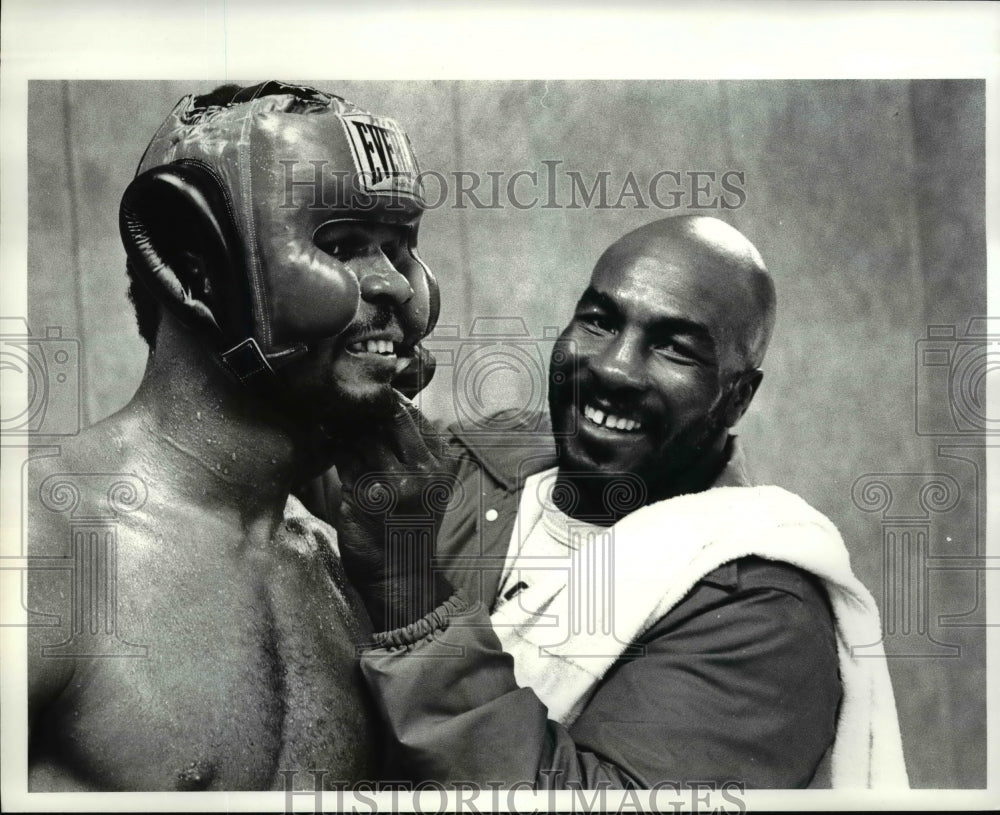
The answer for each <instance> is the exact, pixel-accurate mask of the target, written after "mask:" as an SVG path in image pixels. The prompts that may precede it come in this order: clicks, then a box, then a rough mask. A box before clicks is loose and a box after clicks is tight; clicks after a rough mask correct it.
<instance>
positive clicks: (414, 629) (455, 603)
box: [372, 592, 469, 649]
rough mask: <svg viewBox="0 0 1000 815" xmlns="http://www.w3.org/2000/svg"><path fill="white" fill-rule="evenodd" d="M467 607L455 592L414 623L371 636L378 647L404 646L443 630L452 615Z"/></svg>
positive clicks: (465, 609)
mask: <svg viewBox="0 0 1000 815" xmlns="http://www.w3.org/2000/svg"><path fill="white" fill-rule="evenodd" d="M468 608H469V606H468V603H466V602H465V600H464V599H463V598H462V596H461V594H459V593H458V592H455V593H454V594H453V595H452V596H451V597H449V598H448V599H447V600H445V601H444V602H443V603H442V604H441V605H439V606H438V607H437V608H436V609H434V610H433V611H432V612H430V613H429V614H425V615H424V616H423V617H421V618H420V619H419V620H417V621H416V622H415V623H410V624H409V625H404V626H403V627H402V628H394V629H393V630H392V631H376V632H375V634H374V635H373V637H372V638H373V639H374V641H375V644H376V645H377V646H379V647H380V648H390V649H391V648H406V647H407V646H410V645H415V644H416V643H417V642H419V641H420V640H422V639H425V638H426V637H429V636H430V635H431V634H433V633H434V632H435V631H444V630H445V629H446V628H447V627H448V624H449V623H450V622H451V618H452V617H453V616H454V615H456V614H461V613H462V612H463V611H467V610H468Z"/></svg>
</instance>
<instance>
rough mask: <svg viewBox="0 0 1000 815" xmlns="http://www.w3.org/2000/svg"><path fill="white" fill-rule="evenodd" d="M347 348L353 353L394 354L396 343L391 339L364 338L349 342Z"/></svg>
mask: <svg viewBox="0 0 1000 815" xmlns="http://www.w3.org/2000/svg"><path fill="white" fill-rule="evenodd" d="M347 350H348V351H353V352H355V353H369V354H385V355H387V356H394V355H395V354H396V344H395V343H394V342H393V341H392V340H364V341H363V342H354V343H351V344H350V345H348V346H347Z"/></svg>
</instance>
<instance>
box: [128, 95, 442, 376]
mask: <svg viewBox="0 0 1000 815" xmlns="http://www.w3.org/2000/svg"><path fill="white" fill-rule="evenodd" d="M234 90H235V91H236V93H234V94H233V95H232V97H231V99H230V100H229V101H228V102H225V103H219V101H218V98H217V95H218V92H217V93H216V94H215V95H210V96H201V97H199V96H194V95H189V96H186V97H184V98H183V99H182V100H181V101H180V102H179V103H178V104H177V106H176V107H175V108H174V110H173V111H172V112H171V114H170V115H169V116H168V117H167V119H166V121H165V122H164V123H163V124H162V125H161V127H160V129H159V131H158V132H157V133H156V135H155V136H154V137H153V140H152V141H151V142H150V144H149V147H147V148H146V153H145V155H144V156H143V158H142V161H141V162H140V164H139V169H138V171H137V173H136V177H135V179H133V181H132V183H131V184H130V185H129V186H128V188H127V189H126V191H125V193H124V195H123V197H122V202H121V210H120V219H119V223H120V228H121V234H122V240H123V242H124V244H125V250H126V253H127V255H128V260H129V265H130V268H131V270H132V273H133V274H134V275H135V276H136V277H138V278H139V280H140V281H141V282H142V283H143V284H144V285H145V286H146V287H147V288H148V289H149V290H150V291H151V292H152V293H153V295H154V296H155V297H156V298H157V299H158V301H159V302H160V303H161V304H162V305H163V306H164V307H165V308H167V309H169V310H170V311H171V313H173V314H174V315H175V316H176V317H177V318H178V319H179V320H180V321H181V322H182V323H183V324H185V325H186V326H188V327H189V328H191V329H192V330H194V331H196V332H198V333H199V335H200V336H202V337H203V338H204V340H205V341H206V342H207V343H208V344H209V345H210V346H211V348H212V350H213V351H214V352H215V353H216V355H217V357H218V358H219V359H220V360H221V361H222V363H223V364H224V365H225V367H226V368H228V369H229V370H230V371H231V372H232V373H233V374H235V375H236V376H237V377H238V378H239V379H240V380H242V381H244V382H248V381H250V380H254V379H256V378H257V377H258V375H261V374H263V375H264V377H265V378H266V377H268V376H269V375H270V374H271V373H272V372H273V371H274V370H275V369H277V368H278V367H280V366H281V365H282V364H283V363H284V362H286V361H288V360H290V359H293V358H296V357H298V356H299V355H300V354H302V353H304V352H305V351H306V350H308V347H309V344H310V343H311V342H315V341H318V340H321V339H324V338H329V337H332V336H335V335H337V334H339V333H341V332H342V331H343V330H344V329H345V328H346V327H347V326H348V324H349V323H350V322H351V320H352V319H353V318H354V316H355V313H356V311H357V308H358V303H359V298H360V283H359V281H358V279H357V276H356V275H355V274H354V272H352V271H351V269H350V264H349V263H342V262H340V261H338V260H337V259H335V258H334V257H332V256H331V255H329V254H327V253H326V252H324V251H323V250H322V249H320V248H319V246H318V245H317V242H316V241H315V238H316V236H317V235H318V234H319V235H321V234H322V230H323V227H324V225H326V224H329V223H331V222H334V221H340V220H345V219H346V220H357V221H361V222H366V221H367V222H377V223H380V224H403V225H412V227H413V231H414V235H415V231H416V225H417V222H418V220H419V217H420V214H421V212H422V211H423V209H424V203H423V199H422V197H421V191H420V182H419V169H418V167H417V163H416V159H415V157H414V156H413V152H412V150H411V148H410V143H409V139H408V138H407V137H406V134H405V133H404V132H403V131H402V129H401V128H400V127H399V125H398V124H396V122H394V121H393V120H391V119H387V118H384V117H379V116H373V115H371V114H369V113H367V112H365V111H363V110H361V109H359V108H357V107H355V106H354V105H352V104H351V103H350V102H347V101H345V100H344V99H341V98H340V97H338V96H333V95H330V94H326V93H323V92H321V91H318V90H314V89H312V88H307V87H303V86H295V85H286V84H283V83H280V82H273V81H272V82H265V83H263V84H261V85H256V86H253V87H250V88H243V89H234ZM206 100H211V101H210V102H209V101H206ZM413 243H414V245H415V239H414V241H413ZM192 261H193V262H192ZM393 262H394V266H395V267H396V268H397V270H398V271H399V272H400V274H402V275H403V276H404V277H406V279H407V282H408V283H409V284H410V287H411V288H412V289H413V291H414V297H413V298H412V300H413V306H412V307H411V308H409V309H407V310H406V312H407V313H406V315H405V319H406V320H408V321H410V325H408V326H404V330H406V329H408V330H409V332H410V333H411V334H413V335H415V336H416V337H418V338H419V337H422V336H424V335H426V334H427V333H428V332H429V331H430V330H431V328H433V326H434V323H435V322H436V320H437V313H438V307H439V295H438V289H437V284H436V282H435V280H434V277H433V275H432V274H431V273H430V271H429V270H428V269H427V267H426V266H424V264H423V263H422V262H421V261H420V259H419V258H418V257H417V256H416V253H415V251H414V249H412V248H411V249H410V251H409V253H408V254H407V255H406V256H405V257H403V258H397V259H394V261H393ZM401 319H404V318H401Z"/></svg>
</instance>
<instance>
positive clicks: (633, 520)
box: [492, 469, 908, 789]
mask: <svg viewBox="0 0 1000 815" xmlns="http://www.w3.org/2000/svg"><path fill="white" fill-rule="evenodd" d="M555 473H556V471H555V470H554V469H553V470H548V471H546V472H543V473H539V474H537V475H534V476H531V477H530V478H529V479H527V481H526V483H525V487H524V491H523V493H522V497H521V503H520V506H519V511H518V522H517V524H516V525H515V529H514V533H513V535H512V538H511V544H510V548H509V551H508V564H507V565H508V568H509V569H510V570H511V577H510V579H509V581H508V583H509V584H514V583H516V582H517V581H519V580H521V579H522V577H523V578H524V581H525V582H526V583H528V587H527V588H525V589H524V590H523V591H522V592H521V593H520V594H518V595H517V596H516V597H515V598H514V599H513V600H511V601H509V602H506V603H503V604H502V605H500V606H499V607H498V608H497V609H496V611H495V612H494V614H493V616H492V620H493V624H494V628H495V629H496V632H497V635H498V636H499V638H500V641H501V643H502V644H503V647H504V650H506V651H507V652H508V653H510V654H511V655H512V656H513V657H514V666H515V667H514V673H515V676H516V678H517V681H518V683H519V684H520V685H522V686H527V687H530V688H532V689H533V690H534V691H535V693H536V694H537V695H538V697H539V698H540V699H541V700H542V702H544V703H545V705H546V706H547V707H548V708H549V716H550V718H552V719H555V720H556V721H559V722H562V723H563V724H566V725H569V724H571V723H572V722H573V721H574V720H575V719H576V717H577V716H578V715H579V713H580V711H581V710H582V709H583V707H584V706H585V705H586V703H587V701H588V699H589V698H590V696H591V695H592V693H593V691H594V690H595V688H596V685H597V683H598V682H599V681H600V679H601V677H602V676H604V674H605V673H606V672H607V670H608V669H609V668H610V667H611V666H612V665H613V664H614V662H615V661H616V660H617V659H618V657H619V656H620V655H621V653H622V651H623V649H624V648H625V647H626V644H627V643H628V642H629V641H631V640H634V639H635V638H636V637H638V636H640V635H641V634H642V633H643V632H644V631H646V630H647V629H649V628H650V626H652V625H653V624H654V623H655V622H656V621H657V620H659V619H660V618H661V617H663V615H664V614H666V613H667V612H668V611H669V610H670V609H671V608H673V607H674V606H675V605H676V604H677V603H678V602H680V600H681V599H683V597H684V596H685V595H686V594H687V593H688V592H689V591H690V590H691V588H692V587H693V586H694V584H695V583H696V582H697V581H698V580H700V579H701V578H702V577H704V576H705V575H706V574H708V573H709V572H711V571H712V570H713V569H715V568H717V567H718V566H721V565H722V564H723V563H727V562H729V561H732V560H735V559H737V558H741V557H746V556H750V555H756V556H757V557H762V558H768V559H771V560H778V561H783V562H785V563H790V564H792V565H794V566H797V567H799V568H800V569H804V570H806V571H808V572H811V573H812V574H814V575H816V576H817V577H819V578H820V579H821V580H822V581H823V583H824V585H825V587H826V590H827V592H828V593H829V596H830V603H831V605H832V608H833V613H834V617H835V622H836V630H837V651H838V654H839V659H840V675H841V680H842V683H843V698H842V700H841V706H840V714H839V719H838V722H837V732H836V736H835V739H834V744H833V751H832V754H831V757H830V760H831V780H832V785H833V786H834V787H835V788H879V789H886V788H901V787H907V786H908V781H907V776H906V767H905V764H904V762H903V748H902V740H901V738H900V732H899V722H898V719H897V716H896V703H895V698H894V696H893V691H892V685H891V683H890V680H889V671H888V667H887V665H886V659H885V655H884V653H883V652H882V649H881V646H880V643H881V639H882V628H881V624H880V621H879V615H878V609H877V607H876V605H875V601H874V599H873V598H872V596H871V594H870V592H869V591H868V590H867V589H866V588H865V587H864V585H862V583H861V582H860V581H859V580H858V579H857V578H856V577H855V576H854V574H853V572H852V571H851V566H850V558H849V555H848V552H847V549H846V547H845V546H844V543H843V541H842V540H841V537H840V534H839V533H838V532H837V529H836V527H834V525H833V524H832V523H831V522H830V521H829V520H828V519H827V518H826V517H825V516H824V515H822V514H821V513H819V512H817V511H816V510H815V509H813V508H812V507H810V506H809V505H808V504H807V503H806V502H805V501H803V500H802V499H801V498H799V497H798V496H796V495H793V494H792V493H790V492H787V491H785V490H783V489H781V488H779V487H716V488H714V489H710V490H707V491H705V492H700V493H695V494H692V495H683V496H679V497H677V498H671V499H669V500H666V501H660V502H658V503H655V504H651V505H649V506H647V507H643V508H642V509H640V510H637V511H636V512H633V513H632V514H630V515H628V516H626V517H625V518H623V519H622V520H620V521H619V522H618V523H617V524H615V525H614V526H612V527H608V528H606V529H605V528H601V527H592V526H590V525H586V524H581V525H579V526H578V527H575V529H576V531H577V532H578V533H579V536H580V537H581V538H582V539H586V538H588V537H589V538H590V540H589V542H586V541H585V540H580V541H578V543H579V544H580V545H579V546H577V547H576V548H575V549H567V551H566V554H565V555H562V556H561V557H559V556H553V552H552V550H551V549H549V550H543V551H537V552H535V551H532V550H531V547H530V546H525V545H524V544H523V543H522V541H524V542H525V543H528V542H530V541H532V540H533V541H535V542H536V545H537V541H538V540H539V536H538V535H531V534H530V533H531V531H532V530H535V529H536V527H537V526H538V524H539V523H540V521H541V520H542V516H543V509H544V506H545V503H546V496H547V494H548V492H549V490H551V486H552V484H553V483H554V479H555ZM551 512H552V510H551V504H549V510H548V513H546V514H551ZM563 517H565V516H563ZM568 528H569V530H570V534H571V536H572V535H573V534H574V524H573V523H572V522H570V524H569V527H568ZM587 592H596V593H597V595H598V601H596V602H590V603H588V602H587V599H586V597H585V596H584V595H585V593H587ZM571 607H572V609H573V611H572V612H571ZM858 649H861V650H862V651H863V656H862V655H861V654H860V653H858Z"/></svg>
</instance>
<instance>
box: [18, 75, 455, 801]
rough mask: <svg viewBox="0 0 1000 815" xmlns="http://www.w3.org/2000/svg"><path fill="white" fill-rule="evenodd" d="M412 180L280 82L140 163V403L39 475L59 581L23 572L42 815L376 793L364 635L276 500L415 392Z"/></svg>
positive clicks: (424, 316) (181, 126)
mask: <svg viewBox="0 0 1000 815" xmlns="http://www.w3.org/2000/svg"><path fill="white" fill-rule="evenodd" d="M418 178H419V175H418V169H417V164H416V160H415V159H414V157H413V154H412V151H411V149H410V146H409V141H408V139H407V137H406V135H405V134H404V133H403V131H402V129H401V128H400V127H399V125H397V124H396V123H395V122H393V121H392V120H391V119H386V118H383V117H378V116H374V115H372V114H369V113H367V112H365V111H363V110H361V109H359V108H357V107H355V106H354V105H352V104H351V103H349V102H347V101H345V100H343V99H341V98H340V97H337V96H333V95H330V94H326V93H323V92H321V91H318V90H314V89H311V88H306V87H301V86H293V85H286V84H283V83H279V82H266V83H263V84H261V85H257V86H254V87H250V88H239V87H236V86H224V87H222V88H219V89H217V90H216V91H214V92H213V93H211V94H207V95H204V96H193V95H192V96H187V97H185V98H184V99H182V100H181V102H180V103H179V104H178V105H177V106H176V107H175V109H174V110H173V112H171V114H170V115H169V116H168V118H167V120H166V121H165V122H164V124H163V125H162V127H161V128H160V129H159V131H158V132H157V134H156V135H155V137H154V138H153V140H152V142H151V143H150V145H149V147H148V148H147V150H146V152H145V155H144V156H143V159H142V161H141V163H140V166H139V168H138V171H137V174H136V177H135V179H134V180H133V181H132V183H131V184H130V185H129V187H128V188H127V190H126V191H125V193H124V195H123V198H122V204H121V212H120V225H121V233H122V238H123V242H124V244H125V249H126V253H127V256H128V271H129V276H130V278H131V280H132V283H131V290H130V293H131V296H132V298H133V300H134V302H135V305H136V311H137V317H138V319H139V323H140V333H142V335H143V336H144V337H145V338H146V340H147V342H148V343H149V345H150V354H149V360H148V363H147V367H146V372H145V374H144V377H143V381H142V383H141V385H140V387H139V389H138V391H137V392H136V394H135V396H133V398H132V400H131V401H130V402H129V403H128V404H127V405H126V406H125V407H124V408H123V409H122V410H121V411H119V412H118V413H115V414H114V415H112V416H110V417H108V418H106V419H104V420H103V421H101V422H99V423H98V424H96V425H94V426H93V427H90V428H88V429H87V430H85V431H84V432H82V433H81V434H80V435H79V436H78V437H76V438H73V439H71V440H70V441H69V442H68V443H66V444H65V445H64V446H63V448H62V451H61V454H60V455H59V456H58V457H55V458H50V459H43V460H42V461H41V463H40V464H38V465H37V466H34V467H33V468H32V471H31V473H30V477H31V479H32V481H33V484H32V489H31V495H32V496H33V497H37V500H34V499H33V500H32V501H31V502H30V503H31V506H30V507H29V512H30V515H29V531H30V534H29V554H30V556H31V557H32V558H43V559H45V560H44V561H40V562H45V563H49V564H53V563H54V564H55V565H57V566H60V567H62V566H66V567H67V568H65V569H64V568H59V569H47V570H42V569H32V570H29V571H30V573H29V587H28V605H29V607H30V608H32V609H33V610H34V611H37V612H39V613H40V614H43V615H44V614H48V615H51V616H50V617H48V618H47V619H50V620H54V621H58V624H54V625H52V626H50V627H37V628H36V627H33V628H32V629H31V630H30V633H29V729H30V745H29V789H30V790H32V791H54V790H251V789H289V788H294V789H310V790H312V789H314V788H315V786H316V784H317V783H320V782H321V783H323V784H324V786H326V787H327V788H331V787H333V786H335V785H337V784H343V783H350V782H352V781H357V780H359V779H371V778H373V777H375V773H376V772H377V766H376V765H377V738H376V733H375V731H374V730H373V726H372V721H373V718H372V716H371V711H370V709H369V701H368V698H367V696H366V693H365V690H364V687H363V685H362V683H361V681H360V676H359V674H358V667H357V660H356V659H355V652H356V648H357V646H358V645H359V644H361V643H363V642H365V641H367V640H368V639H369V638H370V635H371V623H370V621H369V620H368V618H367V616H366V614H365V612H364V610H363V608H362V606H361V605H360V603H359V601H358V599H357V596H356V594H355V593H354V591H353V589H351V588H350V586H349V585H348V583H347V581H346V579H345V574H344V568H343V566H342V564H341V561H340V558H339V554H338V552H337V548H336V542H335V538H334V535H333V531H332V529H331V528H330V527H328V526H326V525H325V524H323V523H322V522H320V521H318V520H317V519H316V518H314V517H313V516H311V515H310V514H309V513H308V512H306V511H305V509H304V508H303V507H302V505H301V504H299V503H298V502H297V501H296V500H295V499H294V498H290V496H289V493H290V489H291V486H292V485H293V483H297V482H298V481H300V480H302V479H303V478H305V477H306V476H308V475H309V474H310V473H315V472H320V471H321V470H324V469H326V468H328V467H329V466H330V464H331V462H332V461H333V457H332V454H331V451H332V450H333V449H335V447H336V445H337V444H338V443H339V442H340V441H342V440H343V439H344V438H348V437H350V436H352V435H354V434H356V432H357V430H358V428H359V427H361V426H363V425H364V424H365V423H366V422H371V421H375V420H378V419H379V417H382V418H383V419H386V420H388V421H393V417H394V416H396V415H397V408H398V405H399V394H398V393H397V389H399V388H403V389H404V390H405V387H404V386H403V380H404V379H405V378H406V377H408V376H409V377H410V383H409V387H410V388H414V387H419V385H420V383H419V382H415V381H414V372H419V371H421V370H427V368H426V366H423V367H421V365H420V364H419V363H420V362H421V357H420V352H419V350H418V342H419V340H420V339H421V338H422V337H423V336H424V335H425V334H426V333H427V332H428V331H429V330H430V328H431V327H432V326H433V323H434V321H435V319H436V316H437V309H438V294H437V286H436V284H435V282H434V278H433V277H432V275H431V273H430V272H429V270H428V269H427V267H426V266H424V264H423V263H422V262H421V261H420V260H419V258H418V257H417V255H416V252H415V247H416V236H417V228H418V224H419V220H420V215H421V213H422V211H423V208H424V207H423V202H422V199H421V196H420V190H419V185H418ZM72 474H86V475H72ZM100 474H111V475H100ZM109 479H110V481H109ZM67 482H68V484H69V486H66V483H67ZM105 482H107V483H105ZM122 485H125V488H124V490H123V489H122ZM66 495H74V496H75V500H76V503H75V504H73V506H74V507H77V508H79V511H78V510H77V509H74V510H73V511H72V512H70V511H65V512H62V511H60V507H61V508H62V509H65V508H66V506H68V505H66V504H65V503H60V502H62V501H63V497H64V496H66ZM123 496H126V497H123ZM109 501H110V502H111V503H110V506H111V509H112V514H111V516H110V517H112V518H113V524H111V526H107V528H104V527H102V530H103V531H101V532H100V533H99V534H94V535H92V536H90V537H87V536H86V535H84V536H83V537H81V536H80V535H78V534H77V531H78V530H77V531H74V530H75V527H73V526H72V523H75V522H76V520H75V519H78V517H80V516H81V513H82V514H84V515H85V514H86V512H87V510H85V509H84V508H90V509H93V508H95V507H97V508H101V507H103V508H104V509H103V510H102V511H105V512H107V508H108V502H109ZM95 512H96V511H95ZM92 514H94V513H92ZM96 514H100V513H99V512H96ZM71 518H72V519H74V520H73V521H71ZM108 530H113V532H112V531H108ZM71 563H72V564H73V565H72V566H70V564H71ZM84 610H89V611H84ZM87 614H90V617H89V619H90V620H91V622H92V623H93V624H91V625H87V624H85V623H86V620H87V619H88V618H87ZM95 615H96V616H95ZM78 623H79V624H78ZM313 770H316V771H317V772H321V771H325V772H321V775H320V776H317V774H316V773H314V772H313ZM317 779H319V781H318V780H317Z"/></svg>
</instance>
